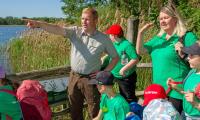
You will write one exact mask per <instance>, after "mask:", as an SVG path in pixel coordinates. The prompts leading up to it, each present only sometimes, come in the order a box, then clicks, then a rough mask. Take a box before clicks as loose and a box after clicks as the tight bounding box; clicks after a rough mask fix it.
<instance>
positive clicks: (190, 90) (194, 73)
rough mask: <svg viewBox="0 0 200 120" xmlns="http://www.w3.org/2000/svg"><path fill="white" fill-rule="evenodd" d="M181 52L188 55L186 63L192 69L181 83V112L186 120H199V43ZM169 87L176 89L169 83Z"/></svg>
mask: <svg viewBox="0 0 200 120" xmlns="http://www.w3.org/2000/svg"><path fill="white" fill-rule="evenodd" d="M182 52H184V53H186V54H188V62H189V64H190V67H191V68H192V70H191V71H190V72H189V73H188V76H187V77H186V79H185V80H184V81H183V92H182V93H183V94H184V97H183V110H184V112H185V115H186V120H200V98H199V96H200V95H199V94H200V41H198V42H196V43H195V44H193V45H192V46H190V47H184V48H183V49H182ZM171 81H173V80H171ZM169 86H171V87H172V88H176V87H177V86H176V85H174V84H173V83H169ZM176 89H177V88H176Z"/></svg>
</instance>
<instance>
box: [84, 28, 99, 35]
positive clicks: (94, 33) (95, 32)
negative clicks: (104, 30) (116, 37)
mask: <svg viewBox="0 0 200 120" xmlns="http://www.w3.org/2000/svg"><path fill="white" fill-rule="evenodd" d="M97 33H98V30H95V31H94V32H93V34H87V33H85V32H84V31H83V29H82V31H81V35H82V36H95V35H96V34H97Z"/></svg>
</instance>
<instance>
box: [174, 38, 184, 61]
mask: <svg viewBox="0 0 200 120" xmlns="http://www.w3.org/2000/svg"><path fill="white" fill-rule="evenodd" d="M174 47H175V51H176V52H177V53H178V55H179V56H180V57H181V58H183V57H184V54H183V53H182V51H181V49H182V48H183V44H182V43H181V42H177V43H176V44H175V45H174Z"/></svg>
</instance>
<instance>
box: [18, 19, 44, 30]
mask: <svg viewBox="0 0 200 120" xmlns="http://www.w3.org/2000/svg"><path fill="white" fill-rule="evenodd" d="M22 20H23V21H25V22H27V27H29V28H38V27H40V23H41V22H40V21H36V20H31V19H22Z"/></svg>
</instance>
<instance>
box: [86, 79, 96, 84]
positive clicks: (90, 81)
mask: <svg viewBox="0 0 200 120" xmlns="http://www.w3.org/2000/svg"><path fill="white" fill-rule="evenodd" d="M88 84H90V85H97V84H98V81H97V80H96V79H91V80H89V81H88Z"/></svg>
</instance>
